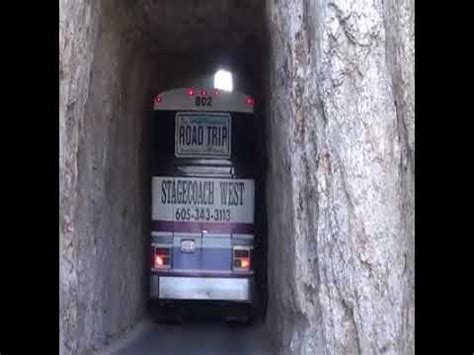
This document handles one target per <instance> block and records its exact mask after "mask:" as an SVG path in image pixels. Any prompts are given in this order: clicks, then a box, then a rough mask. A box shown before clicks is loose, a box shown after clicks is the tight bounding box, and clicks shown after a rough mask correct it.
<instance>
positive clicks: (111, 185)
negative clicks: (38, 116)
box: [60, 1, 151, 354]
mask: <svg viewBox="0 0 474 355" xmlns="http://www.w3.org/2000/svg"><path fill="white" fill-rule="evenodd" d="M60 4H61V6H62V7H61V17H62V19H63V22H61V32H60V34H61V35H60V44H61V58H60V63H61V70H62V76H61V81H60V89H61V99H62V101H61V104H60V150H61V152H60V155H61V162H60V164H61V177H60V181H61V183H60V189H61V190H60V194H61V206H60V207H61V216H60V276H61V283H60V302H61V304H60V353H62V354H84V353H91V352H93V351H96V350H99V349H100V348H102V347H103V346H104V345H106V344H108V343H109V342H110V341H112V340H114V339H115V338H117V337H118V336H119V335H120V334H123V333H124V332H125V331H126V330H127V329H129V328H130V327H131V326H133V325H134V324H135V323H136V322H137V321H138V320H139V319H140V318H141V317H143V315H144V313H145V300H146V296H145V281H146V280H145V275H146V272H145V260H146V257H145V255H146V254H145V252H146V249H145V245H146V244H145V239H144V238H146V236H147V233H146V230H147V228H146V226H147V224H146V223H147V222H148V219H147V218H146V217H148V216H149V214H146V211H147V206H148V205H149V204H147V203H146V199H147V198H148V195H147V193H146V189H145V186H147V184H146V182H147V181H148V176H147V166H146V155H145V153H146V152H145V146H146V139H144V136H145V126H144V125H145V124H146V121H145V118H146V117H147V116H146V115H147V112H146V110H147V109H149V107H150V100H149V92H148V88H147V84H148V81H147V78H148V76H149V72H150V70H151V68H150V64H151V63H150V61H149V58H148V54H147V53H146V52H144V50H143V49H144V46H143V45H142V44H141V43H140V32H139V31H137V30H136V29H135V26H136V25H138V24H137V23H134V22H133V21H136V17H134V14H133V12H134V11H136V8H134V7H132V6H130V5H129V4H130V2H122V3H121V4H120V5H119V6H117V4H115V3H113V2H107V1H102V2H100V7H99V6H98V5H97V3H96V2H92V3H90V2H72V3H71V2H67V3H64V2H60Z"/></svg>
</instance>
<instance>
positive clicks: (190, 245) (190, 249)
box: [181, 240, 195, 253]
mask: <svg viewBox="0 0 474 355" xmlns="http://www.w3.org/2000/svg"><path fill="white" fill-rule="evenodd" d="M194 249H195V246H194V240H182V241H181V252H183V253H194Z"/></svg>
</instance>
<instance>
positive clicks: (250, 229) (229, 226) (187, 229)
mask: <svg viewBox="0 0 474 355" xmlns="http://www.w3.org/2000/svg"><path fill="white" fill-rule="evenodd" d="M152 229H153V231H154V232H178V233H179V232H181V233H201V232H202V231H207V232H209V233H235V234H253V233H254V232H255V227H254V225H253V224H251V223H215V222H210V223H208V222H172V221H161V220H154V221H152Z"/></svg>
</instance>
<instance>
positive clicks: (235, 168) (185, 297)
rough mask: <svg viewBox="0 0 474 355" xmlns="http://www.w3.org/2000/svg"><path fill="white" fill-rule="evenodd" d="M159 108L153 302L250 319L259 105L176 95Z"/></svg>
mask: <svg viewBox="0 0 474 355" xmlns="http://www.w3.org/2000/svg"><path fill="white" fill-rule="evenodd" d="M154 108H155V109H154V115H153V122H152V140H153V152H152V156H153V158H152V160H153V178H152V231H151V249H150V250H151V258H150V259H151V269H150V271H151V274H150V299H151V301H152V302H153V303H154V304H158V305H161V306H163V305H170V304H171V305H174V306H176V305H180V304H183V303H186V302H194V303H196V302H197V303H204V302H207V303H208V302H214V303H215V302H218V303H219V304H229V305H239V306H242V307H241V308H240V309H242V310H243V311H244V312H246V313H247V312H248V311H249V310H250V308H251V306H252V304H253V303H254V300H255V297H256V294H255V293H256V287H255V268H254V258H255V250H254V248H255V240H256V233H255V193H256V191H255V178H256V161H255V152H254V149H255V139H256V138H255V136H256V135H255V118H254V115H253V99H252V98H250V97H248V96H245V95H243V94H241V93H238V92H232V93H228V92H220V91H217V90H208V89H200V90H195V89H176V90H170V91H166V92H164V93H161V94H160V95H158V96H157V97H156V99H155V107H154ZM160 311H161V312H162V313H163V312H164V309H163V307H161V310H160V309H159V310H158V312H160ZM246 315H248V314H241V316H244V318H245V316H246Z"/></svg>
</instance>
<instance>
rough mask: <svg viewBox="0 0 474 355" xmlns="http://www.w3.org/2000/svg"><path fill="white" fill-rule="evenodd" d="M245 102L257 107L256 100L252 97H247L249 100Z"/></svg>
mask: <svg viewBox="0 0 474 355" xmlns="http://www.w3.org/2000/svg"><path fill="white" fill-rule="evenodd" d="M245 102H246V103H247V105H249V106H254V105H255V99H254V98H253V97H252V96H247V98H246V99H245Z"/></svg>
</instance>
